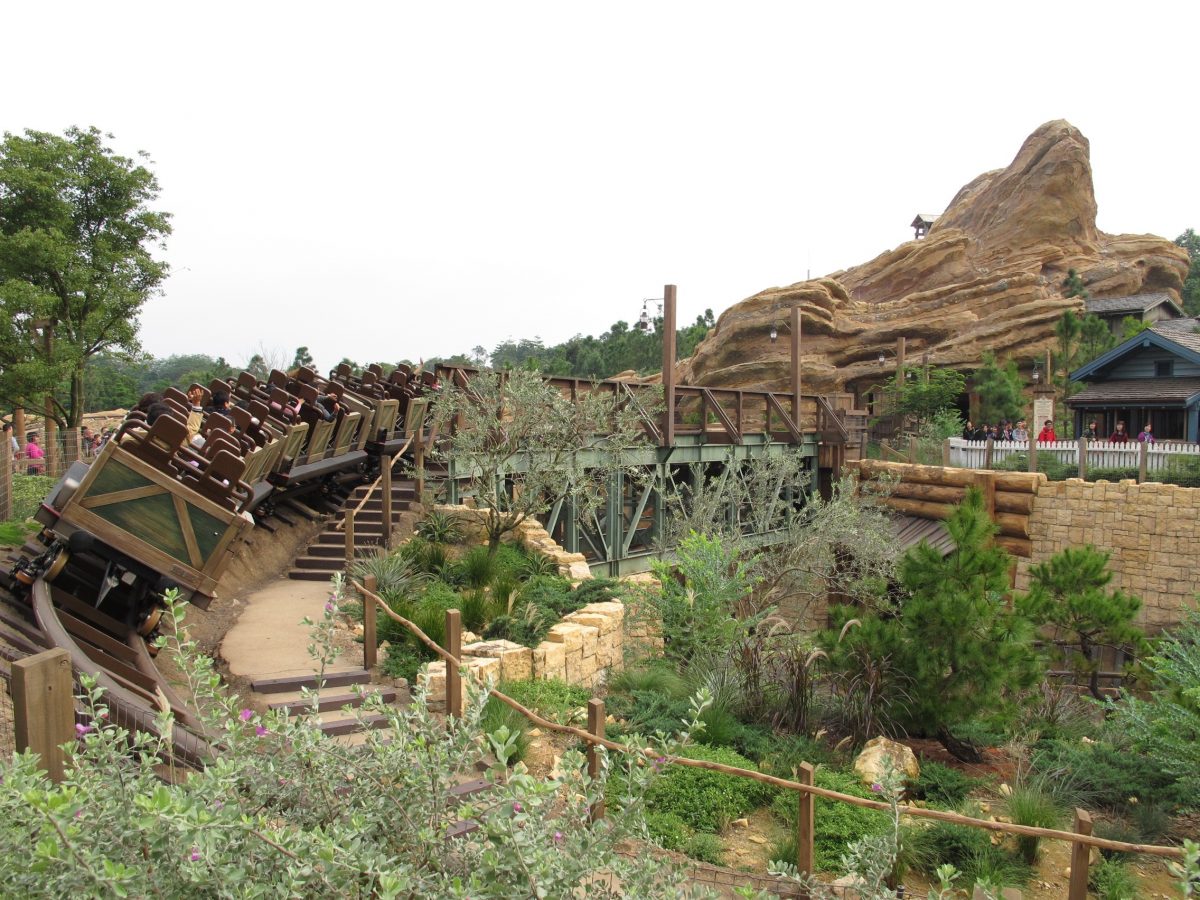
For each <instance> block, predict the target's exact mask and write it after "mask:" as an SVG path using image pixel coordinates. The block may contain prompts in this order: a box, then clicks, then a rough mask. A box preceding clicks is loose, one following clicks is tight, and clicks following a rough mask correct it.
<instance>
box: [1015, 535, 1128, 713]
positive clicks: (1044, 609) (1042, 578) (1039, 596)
mask: <svg viewBox="0 0 1200 900" xmlns="http://www.w3.org/2000/svg"><path fill="white" fill-rule="evenodd" d="M1030 575H1031V576H1032V578H1033V584H1032V586H1031V589H1030V592H1029V594H1028V595H1027V596H1025V597H1023V598H1021V600H1020V601H1019V603H1018V606H1019V607H1020V609H1021V611H1022V613H1023V614H1024V615H1026V616H1027V617H1028V618H1029V619H1031V620H1032V621H1033V622H1035V623H1036V624H1038V625H1051V626H1053V627H1054V628H1055V630H1056V632H1057V634H1056V637H1058V638H1067V639H1069V640H1070V641H1071V643H1072V644H1073V645H1074V646H1075V647H1078V648H1079V655H1078V656H1077V657H1076V659H1077V667H1078V670H1079V671H1080V672H1081V673H1082V674H1085V675H1087V677H1088V690H1090V691H1091V692H1092V696H1093V697H1095V698H1096V699H1097V700H1102V699H1104V697H1103V695H1102V694H1101V693H1100V661H1099V660H1097V659H1092V651H1093V650H1094V649H1095V648H1096V647H1098V646H1105V645H1107V646H1116V647H1122V646H1129V645H1132V646H1133V647H1135V648H1138V649H1140V648H1141V647H1143V646H1144V645H1145V636H1144V635H1143V634H1142V632H1141V629H1139V628H1138V627H1137V626H1136V625H1135V624H1134V621H1133V620H1134V619H1135V618H1136V616H1137V614H1138V610H1139V609H1141V606H1142V601H1141V600H1139V599H1138V598H1137V597H1134V596H1132V595H1131V594H1126V593H1125V592H1124V591H1120V590H1116V591H1109V590H1107V588H1108V584H1109V582H1111V581H1112V577H1113V576H1112V572H1110V571H1108V554H1107V553H1103V552H1101V551H1099V550H1097V549H1096V548H1095V547H1093V546H1091V545H1088V546H1086V547H1067V548H1066V549H1065V550H1063V551H1062V552H1061V553H1057V554H1055V555H1054V556H1053V557H1052V558H1051V559H1050V560H1049V561H1047V562H1045V563H1042V564H1041V565H1037V566H1033V567H1032V568H1031V569H1030Z"/></svg>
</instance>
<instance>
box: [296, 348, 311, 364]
mask: <svg viewBox="0 0 1200 900" xmlns="http://www.w3.org/2000/svg"><path fill="white" fill-rule="evenodd" d="M312 364H313V358H312V354H311V353H309V352H308V348H307V347H297V348H296V355H295V356H293V357H292V368H293V369H298V368H300V367H301V366H311V365H312Z"/></svg>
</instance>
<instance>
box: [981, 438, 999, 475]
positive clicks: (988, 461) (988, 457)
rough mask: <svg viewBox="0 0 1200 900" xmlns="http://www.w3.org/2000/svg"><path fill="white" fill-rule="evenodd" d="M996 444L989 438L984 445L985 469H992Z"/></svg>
mask: <svg viewBox="0 0 1200 900" xmlns="http://www.w3.org/2000/svg"><path fill="white" fill-rule="evenodd" d="M995 443H996V442H995V441H993V440H992V439H991V438H988V439H987V441H986V443H984V445H983V467H984V468H985V469H990V468H991V467H992V448H993V445H994V444H995Z"/></svg>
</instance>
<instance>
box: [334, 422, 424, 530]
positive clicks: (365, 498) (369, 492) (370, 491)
mask: <svg viewBox="0 0 1200 900" xmlns="http://www.w3.org/2000/svg"><path fill="white" fill-rule="evenodd" d="M413 437H414V435H411V434H410V435H409V436H408V440H407V441H405V442H404V445H403V446H402V447H401V448H400V449H399V450H397V451H396V455H395V456H394V457H392V465H391V469H392V470H393V471H394V470H395V468H396V466H398V465H399V464H400V460H402V459H403V458H404V453H405V451H406V450H408V448H409V447H411V446H412V442H413ZM382 482H383V473H382V472H380V473H379V477H378V478H376V479H375V481H374V482H372V484H371V487H370V488H369V489H368V490H367V492H366V494H364V495H363V498H362V499H361V500H360V501H358V506H356V507H354V511H353V512H351V513H350V516H346V517H343V518H342V520H341V521H340V522H338V523H337V525H335V526H334V527H333V530H334V531H344V530H345V528H346V519H347V518H350V517H351V516H357V515H358V514H359V513H360V512H362V509H363V507H364V506H366V505H367V501H368V500H370V499H371V498H372V497H374V496H375V491H376V489H377V488H378V487H379V485H380V484H381V483H382Z"/></svg>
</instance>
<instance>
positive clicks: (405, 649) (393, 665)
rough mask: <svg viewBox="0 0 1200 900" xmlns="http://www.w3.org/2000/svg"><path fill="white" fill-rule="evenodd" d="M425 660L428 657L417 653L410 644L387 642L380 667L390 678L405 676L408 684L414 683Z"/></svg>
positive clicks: (427, 660)
mask: <svg viewBox="0 0 1200 900" xmlns="http://www.w3.org/2000/svg"><path fill="white" fill-rule="evenodd" d="M427 662H429V659H428V657H426V656H424V655H422V654H421V653H418V652H417V649H416V648H415V647H413V646H412V645H411V644H408V643H397V644H388V648H387V653H385V654H384V656H383V661H382V662H381V663H380V668H381V669H382V670H383V671H384V672H385V673H386V674H388V675H390V676H391V677H392V678H407V679H408V683H409V684H414V683H415V682H416V680H417V673H418V672H419V671H420V670H421V666H423V665H424V664H425V663H427Z"/></svg>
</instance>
